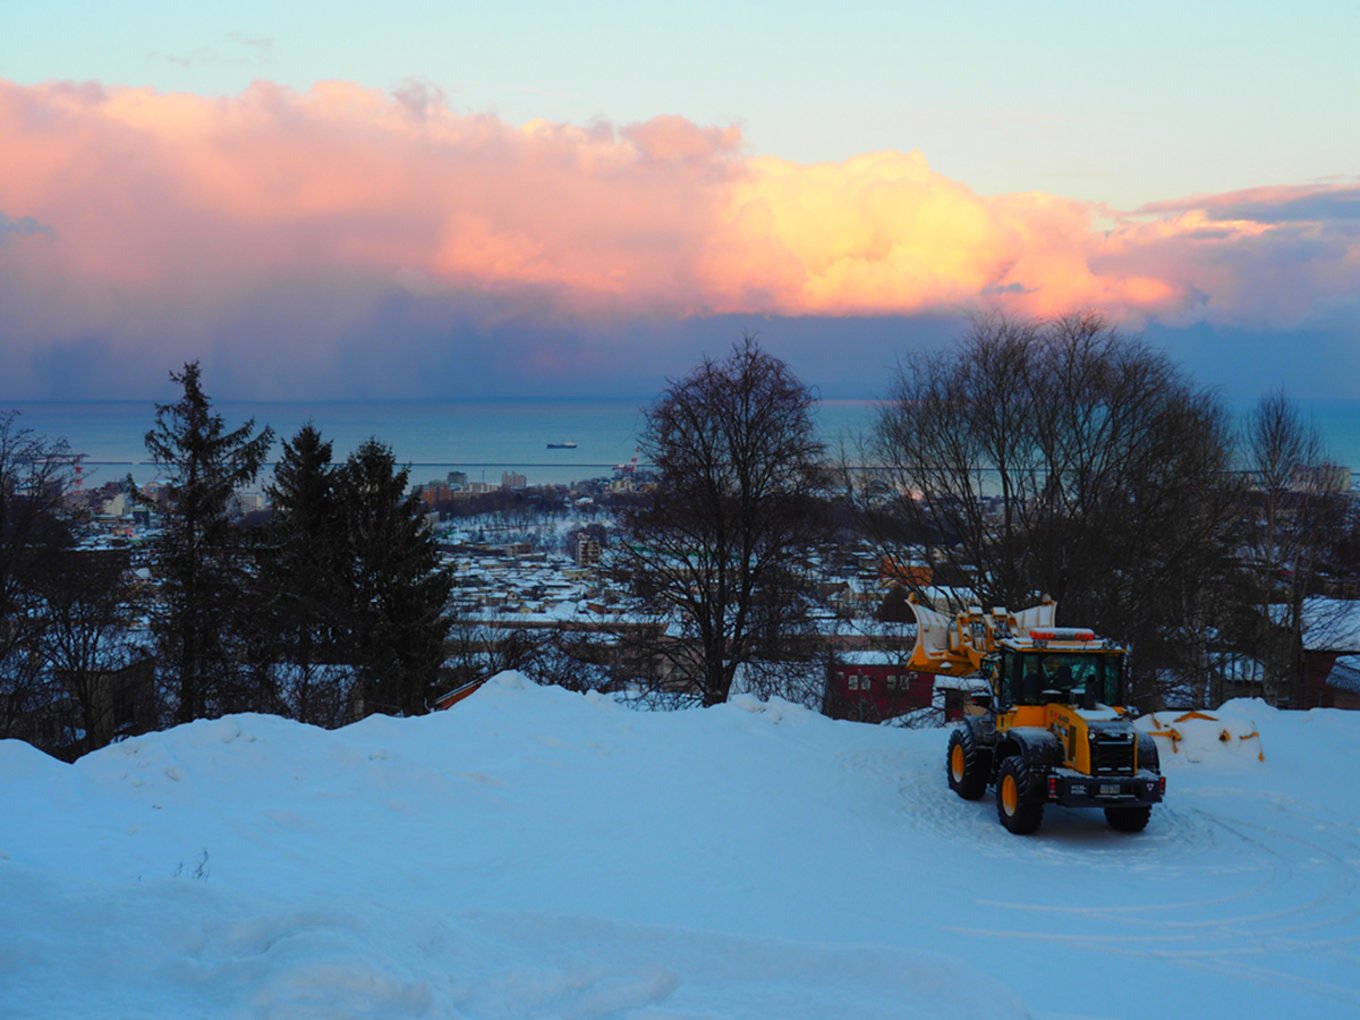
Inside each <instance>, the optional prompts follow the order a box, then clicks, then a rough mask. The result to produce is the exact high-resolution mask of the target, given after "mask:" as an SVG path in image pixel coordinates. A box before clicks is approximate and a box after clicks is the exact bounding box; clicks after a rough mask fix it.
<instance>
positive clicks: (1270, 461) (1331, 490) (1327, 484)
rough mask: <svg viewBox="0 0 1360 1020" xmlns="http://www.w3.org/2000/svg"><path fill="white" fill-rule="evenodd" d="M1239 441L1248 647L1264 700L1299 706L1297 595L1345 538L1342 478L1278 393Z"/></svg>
mask: <svg viewBox="0 0 1360 1020" xmlns="http://www.w3.org/2000/svg"><path fill="white" fill-rule="evenodd" d="M1243 446H1244V455H1245V459H1246V468H1247V474H1248V479H1249V492H1248V499H1247V501H1246V505H1247V507H1248V510H1249V514H1248V516H1247V519H1246V522H1245V523H1246V527H1245V539H1246V542H1245V544H1246V548H1247V555H1248V558H1249V562H1248V566H1249V572H1250V576H1251V582H1250V591H1251V598H1252V602H1253V610H1254V611H1253V613H1252V614H1251V617H1250V619H1251V621H1252V624H1253V626H1252V627H1251V628H1250V631H1251V632H1252V633H1251V638H1252V639H1254V640H1252V644H1253V645H1254V646H1255V648H1257V649H1258V650H1259V652H1260V655H1261V660H1262V661H1261V665H1262V667H1263V681H1264V685H1265V690H1264V694H1265V696H1266V699H1267V700H1268V701H1270V702H1271V703H1272V704H1277V703H1284V704H1292V705H1295V706H1298V707H1303V694H1304V687H1303V681H1304V677H1303V660H1302V650H1303V629H1304V600H1305V598H1307V597H1308V596H1309V595H1314V594H1318V591H1317V584H1318V580H1319V579H1318V576H1317V571H1318V567H1319V565H1320V561H1321V560H1322V559H1323V558H1324V556H1325V555H1326V551H1327V550H1328V548H1329V547H1330V546H1331V545H1332V544H1334V543H1337V542H1339V541H1340V540H1341V538H1342V536H1343V535H1344V532H1345V528H1346V524H1347V510H1348V507H1347V501H1346V498H1345V488H1346V483H1347V482H1349V478H1348V477H1347V476H1346V474H1345V473H1344V471H1342V470H1340V469H1338V468H1336V467H1335V466H1334V465H1328V464H1327V463H1325V460H1326V457H1325V454H1324V451H1323V447H1322V440H1321V437H1320V436H1319V434H1318V431H1317V429H1316V428H1315V427H1314V426H1313V425H1311V424H1310V423H1308V422H1306V421H1304V419H1303V418H1302V416H1301V415H1300V414H1299V411H1298V408H1297V407H1296V406H1295V405H1294V404H1293V403H1292V402H1291V401H1290V400H1289V398H1288V397H1287V396H1286V395H1285V394H1284V392H1283V391H1282V390H1277V391H1275V392H1273V393H1270V394H1267V395H1266V396H1265V397H1263V398H1262V399H1261V401H1260V402H1259V403H1258V404H1257V406H1256V409H1255V411H1254V412H1253V414H1252V415H1251V417H1250V418H1249V419H1248V421H1247V424H1246V428H1245V435H1244V442H1243ZM1315 622H1317V621H1315Z"/></svg>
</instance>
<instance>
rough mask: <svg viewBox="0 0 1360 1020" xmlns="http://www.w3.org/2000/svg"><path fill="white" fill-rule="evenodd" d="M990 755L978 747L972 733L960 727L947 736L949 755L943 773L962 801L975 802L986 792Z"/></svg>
mask: <svg viewBox="0 0 1360 1020" xmlns="http://www.w3.org/2000/svg"><path fill="white" fill-rule="evenodd" d="M990 765H991V755H990V754H989V753H988V752H987V751H985V750H984V749H983V748H981V747H978V743H977V739H976V738H975V737H974V736H973V731H972V730H971V729H969V728H968V727H967V726H960V727H959V728H958V729H956V730H955V731H954V732H953V733H951V734H949V753H948V754H946V755H945V759H944V771H945V775H946V776H948V777H949V788H950V789H951V790H953V791H954V792H955V793H957V794H958V795H959V796H960V797H962V798H963V799H964V800H977V799H978V798H979V797H981V796H982V795H983V793H984V792H986V790H987V771H988V768H989V766H990Z"/></svg>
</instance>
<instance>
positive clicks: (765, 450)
mask: <svg viewBox="0 0 1360 1020" xmlns="http://www.w3.org/2000/svg"><path fill="white" fill-rule="evenodd" d="M814 399H815V398H814V396H813V394H812V392H811V391H810V390H809V389H808V388H807V387H806V386H804V385H803V384H802V383H801V382H799V381H798V379H797V378H795V377H794V375H793V373H792V372H790V371H789V368H788V366H787V365H785V364H784V362H782V361H780V360H779V359H778V358H775V357H773V356H771V355H769V354H767V353H766V352H765V351H763V350H761V348H760V347H759V345H758V344H757V343H756V342H755V340H754V339H753V338H751V337H749V336H748V337H746V338H744V339H743V340H742V342H741V343H739V344H737V345H735V346H734V348H733V350H732V353H731V354H730V355H729V356H728V357H727V359H726V360H724V361H721V362H715V361H712V360H710V359H707V358H706V359H704V361H703V363H702V364H700V365H699V367H698V368H696V369H695V371H694V372H693V373H692V374H691V375H689V376H687V377H686V378H684V379H680V380H674V381H672V382H671V383H670V385H669V386H668V387H667V388H666V390H665V392H664V393H663V394H662V396H661V397H660V398H659V399H658V400H657V401H656V402H655V403H654V404H653V405H652V406H651V407H650V408H648V409H647V410H646V412H645V413H644V419H643V431H642V436H641V439H640V442H639V449H640V450H641V452H642V454H643V456H645V457H646V459H647V460H649V461H650V462H651V463H652V464H653V465H655V470H656V484H655V486H654V487H653V488H652V489H651V490H650V491H649V492H647V493H646V494H645V498H644V500H643V501H642V502H641V504H640V505H638V506H636V507H634V508H632V509H630V510H629V511H627V512H626V513H625V515H624V519H623V523H624V526H625V529H626V531H627V533H628V538H627V540H626V541H625V542H623V543H620V545H619V549H618V554H619V557H620V560H621V565H622V566H623V567H624V569H625V570H626V571H627V573H628V574H629V575H630V577H631V579H632V582H633V585H634V590H635V592H636V593H637V594H638V596H639V597H640V600H641V603H642V605H643V606H644V607H646V608H648V609H650V610H651V611H652V612H653V613H654V614H655V615H656V617H657V618H658V619H661V620H664V621H665V622H666V623H667V624H668V625H669V631H668V638H669V641H668V651H669V654H670V657H671V659H672V660H673V662H674V663H675V664H676V665H677V667H678V669H679V670H680V671H681V673H682V675H683V676H684V677H685V678H686V680H687V681H688V683H689V684H691V685H692V687H693V689H694V690H695V691H696V692H697V693H698V695H699V696H700V698H701V700H702V702H703V704H704V705H715V704H719V703H721V702H723V701H726V700H727V696H728V693H729V691H730V690H731V687H732V680H733V677H734V675H735V673H736V671H737V669H738V667H740V666H741V665H742V664H743V663H746V662H750V661H751V660H752V659H753V658H754V657H755V656H756V654H757V652H758V651H759V649H760V647H761V643H762V641H768V640H769V639H770V638H771V637H772V636H774V635H777V634H779V633H780V631H781V629H782V628H784V627H785V626H787V625H791V624H792V622H793V621H795V620H796V619H798V617H799V616H800V615H801V613H802V610H803V608H804V607H805V605H806V600H807V595H808V591H809V588H810V585H808V584H807V582H806V579H805V578H804V576H803V575H804V572H805V571H804V567H803V562H804V561H805V558H806V555H807V551H808V549H809V547H810V545H811V543H812V541H813V539H814V536H815V534H816V531H817V519H816V513H815V510H814V500H813V498H812V493H813V491H814V490H815V489H816V487H817V485H818V480H817V473H818V461H819V458H820V456H821V454H822V444H821V443H820V441H819V440H818V439H817V436H816V433H815V430H814V427H813V421H812V407H813V402H814Z"/></svg>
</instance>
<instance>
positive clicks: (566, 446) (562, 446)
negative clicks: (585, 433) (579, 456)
mask: <svg viewBox="0 0 1360 1020" xmlns="http://www.w3.org/2000/svg"><path fill="white" fill-rule="evenodd" d="M548 449H549V450H574V449H576V444H575V443H574V442H572V441H571V440H570V439H568V440H567V441H566V442H565V443H549V444H548Z"/></svg>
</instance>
